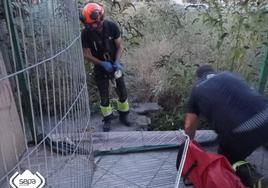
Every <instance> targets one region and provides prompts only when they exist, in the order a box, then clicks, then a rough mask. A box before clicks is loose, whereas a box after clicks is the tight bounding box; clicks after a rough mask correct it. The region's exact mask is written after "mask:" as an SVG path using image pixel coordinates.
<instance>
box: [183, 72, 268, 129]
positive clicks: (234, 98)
mask: <svg viewBox="0 0 268 188" xmlns="http://www.w3.org/2000/svg"><path fill="white" fill-rule="evenodd" d="M267 107H268V101H267V99H266V98H264V97H263V96H261V95H260V94H258V93H257V92H256V91H255V90H253V89H251V88H250V87H249V86H248V85H247V83H246V82H245V81H244V80H243V79H242V78H241V77H239V76H238V75H236V74H233V73H230V72H222V73H218V74H215V75H214V76H213V75H212V76H211V75H210V77H209V78H204V79H201V80H199V81H198V82H197V83H196V85H195V87H194V88H193V90H192V93H191V96H190V99H189V104H188V113H194V114H197V115H203V116H205V117H206V118H207V119H208V121H209V122H211V123H212V125H213V126H214V129H215V131H216V132H217V133H220V134H225V133H227V134H228V133H230V132H232V130H233V129H235V128H236V127H237V126H240V125H241V124H242V123H244V122H246V121H247V120H249V119H250V118H252V117H253V116H254V115H256V114H257V113H260V112H262V111H263V110H264V109H266V108H267Z"/></svg>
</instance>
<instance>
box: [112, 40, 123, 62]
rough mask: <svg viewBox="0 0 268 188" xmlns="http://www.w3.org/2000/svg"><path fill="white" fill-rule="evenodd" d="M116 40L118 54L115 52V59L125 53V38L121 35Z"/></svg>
mask: <svg viewBox="0 0 268 188" xmlns="http://www.w3.org/2000/svg"><path fill="white" fill-rule="evenodd" d="M114 41H115V46H116V49H117V50H116V54H115V59H120V58H121V56H122V53H123V48H124V46H123V40H122V38H121V37H118V38H117V39H115V40H114Z"/></svg>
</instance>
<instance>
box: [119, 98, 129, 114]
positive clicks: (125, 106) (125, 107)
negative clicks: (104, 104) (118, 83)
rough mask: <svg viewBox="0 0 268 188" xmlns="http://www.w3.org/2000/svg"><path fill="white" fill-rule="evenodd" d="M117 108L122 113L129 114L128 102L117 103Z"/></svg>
mask: <svg viewBox="0 0 268 188" xmlns="http://www.w3.org/2000/svg"><path fill="white" fill-rule="evenodd" d="M117 108H118V110H119V111H121V112H127V111H129V104H128V101H127V100H126V101H125V102H120V101H117Z"/></svg>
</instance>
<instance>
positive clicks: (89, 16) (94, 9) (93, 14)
mask: <svg viewBox="0 0 268 188" xmlns="http://www.w3.org/2000/svg"><path fill="white" fill-rule="evenodd" d="M82 16H83V22H84V24H89V25H94V24H96V25H97V24H98V23H100V22H101V21H102V20H103V18H104V8H103V5H101V4H98V3H88V4H87V5H86V6H85V7H84V8H83V11H82Z"/></svg>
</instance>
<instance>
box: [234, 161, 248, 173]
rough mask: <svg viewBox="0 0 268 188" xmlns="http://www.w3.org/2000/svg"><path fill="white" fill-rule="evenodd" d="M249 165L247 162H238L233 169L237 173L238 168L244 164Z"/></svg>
mask: <svg viewBox="0 0 268 188" xmlns="http://www.w3.org/2000/svg"><path fill="white" fill-rule="evenodd" d="M247 163H248V162H246V161H237V162H235V163H234V164H233V165H232V167H233V169H234V170H235V171H236V170H237V168H238V167H239V166H241V165H244V164H247Z"/></svg>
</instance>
